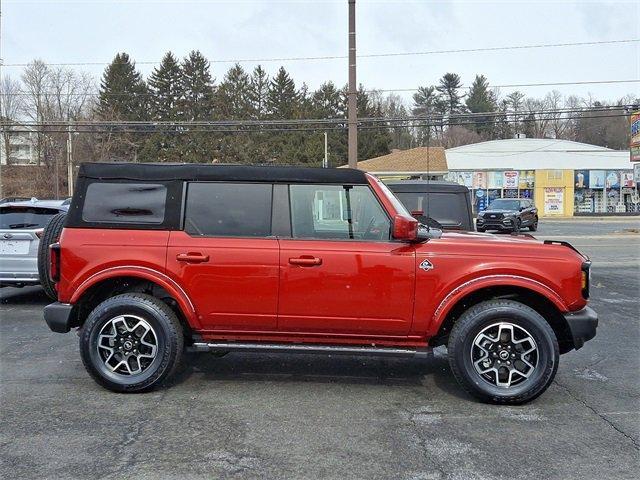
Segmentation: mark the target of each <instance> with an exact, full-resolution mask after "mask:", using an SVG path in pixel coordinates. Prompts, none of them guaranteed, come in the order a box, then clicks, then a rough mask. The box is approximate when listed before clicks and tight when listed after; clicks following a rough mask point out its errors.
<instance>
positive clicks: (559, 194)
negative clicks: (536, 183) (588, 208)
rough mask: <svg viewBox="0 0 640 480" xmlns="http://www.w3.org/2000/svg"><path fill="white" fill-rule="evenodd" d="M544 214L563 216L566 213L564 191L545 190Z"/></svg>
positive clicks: (556, 189) (559, 189)
mask: <svg viewBox="0 0 640 480" xmlns="http://www.w3.org/2000/svg"><path fill="white" fill-rule="evenodd" d="M544 213H545V215H562V214H563V213H564V189H563V188H551V187H547V188H545V189H544Z"/></svg>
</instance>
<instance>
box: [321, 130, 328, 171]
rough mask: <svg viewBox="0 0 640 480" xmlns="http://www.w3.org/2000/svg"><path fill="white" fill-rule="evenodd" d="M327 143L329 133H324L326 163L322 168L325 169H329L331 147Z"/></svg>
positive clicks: (323, 163)
mask: <svg viewBox="0 0 640 480" xmlns="http://www.w3.org/2000/svg"><path fill="white" fill-rule="evenodd" d="M328 143H329V142H328V141H327V132H324V161H323V162H322V166H323V167H324V168H329V145H328Z"/></svg>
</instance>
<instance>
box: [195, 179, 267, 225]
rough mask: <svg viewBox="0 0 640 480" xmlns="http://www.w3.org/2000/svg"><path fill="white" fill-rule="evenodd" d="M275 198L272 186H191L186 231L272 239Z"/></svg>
mask: <svg viewBox="0 0 640 480" xmlns="http://www.w3.org/2000/svg"><path fill="white" fill-rule="evenodd" d="M272 194H273V186H272V185H271V184H262V183H220V182H193V183H190V184H189V187H188V190H187V204H186V211H185V220H184V230H185V232H187V233H188V234H189V235H193V236H210V237H268V236H270V235H271V197H272Z"/></svg>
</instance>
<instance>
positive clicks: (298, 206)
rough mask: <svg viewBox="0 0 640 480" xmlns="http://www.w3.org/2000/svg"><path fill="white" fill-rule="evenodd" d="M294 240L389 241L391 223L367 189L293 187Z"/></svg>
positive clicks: (357, 187) (359, 186) (317, 186)
mask: <svg viewBox="0 0 640 480" xmlns="http://www.w3.org/2000/svg"><path fill="white" fill-rule="evenodd" d="M290 202H291V227H292V234H293V237H294V238H326V239H336V240H388V239H389V238H390V233H391V222H390V220H389V217H388V216H387V214H386V213H385V211H384V210H383V209H382V207H381V206H380V203H378V200H377V199H376V197H375V196H374V195H373V192H371V190H370V189H369V187H367V186H365V185H344V186H341V185H291V187H290Z"/></svg>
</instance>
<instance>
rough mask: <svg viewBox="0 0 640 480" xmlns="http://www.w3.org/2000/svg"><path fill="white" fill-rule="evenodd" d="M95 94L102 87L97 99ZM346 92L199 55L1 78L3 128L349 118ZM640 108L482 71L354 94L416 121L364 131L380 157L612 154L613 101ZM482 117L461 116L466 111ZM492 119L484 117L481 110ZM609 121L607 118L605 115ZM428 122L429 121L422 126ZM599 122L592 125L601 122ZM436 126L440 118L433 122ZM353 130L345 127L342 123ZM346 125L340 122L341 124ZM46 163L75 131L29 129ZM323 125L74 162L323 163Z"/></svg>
mask: <svg viewBox="0 0 640 480" xmlns="http://www.w3.org/2000/svg"><path fill="white" fill-rule="evenodd" d="M96 90H97V91H96ZM346 93H347V89H346V86H337V85H336V84H334V83H333V82H331V81H327V82H325V83H322V84H321V85H320V86H319V87H318V88H317V89H315V90H311V89H309V88H308V86H307V85H306V84H305V83H296V82H295V81H294V79H293V78H292V77H291V75H290V74H289V73H288V72H287V71H286V69H285V68H284V67H280V68H279V69H278V70H277V72H276V73H275V74H274V75H273V76H269V75H268V74H267V72H266V71H265V69H264V68H263V67H262V66H260V65H258V66H256V67H255V68H253V69H252V70H245V68H243V67H242V66H241V65H239V64H236V65H234V66H232V67H231V68H229V69H228V70H227V71H226V73H224V75H223V76H222V78H220V79H219V80H218V79H216V78H214V76H213V73H212V69H211V65H210V62H209V61H208V60H207V59H206V58H205V57H204V56H203V55H202V54H201V53H200V52H198V51H192V52H190V53H189V54H188V55H187V56H186V57H184V58H182V59H179V58H177V57H176V56H175V55H174V54H172V53H171V52H168V53H166V54H165V55H164V57H163V59H162V61H161V63H160V64H158V65H157V66H156V67H155V68H154V69H153V71H152V72H151V74H150V75H149V76H148V77H147V78H144V76H143V75H142V74H141V73H140V72H139V70H138V69H137V68H136V66H135V62H134V60H133V59H132V58H131V57H130V56H129V55H127V54H126V53H118V54H117V55H116V56H115V58H114V59H113V61H112V62H111V63H110V64H109V65H108V66H107V67H106V69H105V71H104V73H103V75H102V78H101V79H100V82H99V85H98V86H97V89H96V85H95V80H94V79H93V78H92V77H91V76H89V75H87V74H84V73H80V72H77V71H75V70H72V69H68V68H64V67H60V68H52V67H50V66H48V65H46V64H45V63H43V62H42V61H39V60H36V61H33V62H31V63H30V64H29V65H28V66H27V67H25V68H24V71H23V72H22V75H21V76H20V78H19V79H16V78H11V77H8V76H5V77H4V78H3V79H2V80H1V81H0V102H1V103H0V116H1V117H2V118H3V119H4V120H14V121H20V120H31V121H33V122H39V123H40V124H46V123H47V122H54V121H59V122H60V121H62V122H64V121H71V122H74V121H80V120H87V119H89V120H104V121H113V122H136V121H158V122H161V121H180V122H190V121H212V120H213V121H215V120H230V119H233V120H252V121H257V122H259V121H265V120H290V119H297V120H305V119H346V116H347V99H346V97H347V95H346ZM634 102H635V103H640V101H639V100H638V99H637V98H633V97H632V96H628V97H625V98H622V99H618V100H617V101H615V102H613V103H607V102H605V101H603V100H598V99H595V98H592V97H588V98H583V97H578V96H575V95H572V96H567V97H564V96H562V95H561V94H560V93H559V92H557V91H552V92H550V93H548V94H547V95H545V96H544V97H542V98H536V97H528V96H525V95H524V94H523V93H522V92H519V91H513V92H509V93H508V94H506V95H502V93H501V92H500V91H499V90H498V89H496V88H493V87H492V86H491V85H490V83H489V80H488V79H487V78H486V77H485V76H484V75H476V77H475V78H474V79H473V82H472V84H471V85H470V87H468V88H465V87H464V86H463V84H462V79H461V77H460V76H459V75H458V74H455V73H446V74H444V75H443V76H442V77H441V78H440V80H439V81H438V83H437V84H435V85H425V86H420V87H418V88H417V90H416V91H415V93H414V94H413V95H412V97H411V100H410V101H408V100H407V99H405V98H404V97H402V96H400V95H398V94H397V93H393V92H391V93H389V92H384V91H378V90H375V89H374V90H370V89H365V87H364V86H363V85H360V86H359V89H358V93H357V105H358V107H357V108H358V117H360V118H379V119H389V118H394V119H408V120H407V122H404V123H402V124H401V125H400V126H398V125H397V124H396V123H392V122H388V123H384V122H380V123H375V124H374V125H373V126H371V125H370V126H367V128H363V129H361V130H360V132H359V135H358V156H359V158H360V159H367V158H373V157H376V156H380V155H384V154H387V153H389V152H390V151H391V150H392V149H407V148H412V147H416V146H423V145H432V146H437V145H439V146H443V147H445V148H451V147H455V146H459V145H463V144H467V143H474V142H479V141H484V140H492V139H504V138H513V137H514V136H515V135H516V134H524V135H526V136H527V137H533V138H562V139H569V140H576V141H580V142H585V143H591V144H595V145H602V146H607V147H610V148H614V149H626V148H628V123H627V119H626V118H625V117H623V116H619V117H610V112H616V111H617V112H619V111H620V109H617V110H616V105H617V106H621V105H624V104H627V103H634ZM602 106H611V107H612V110H610V111H609V112H598V113H589V114H588V115H587V114H583V115H577V114H575V113H571V114H570V113H562V112H558V111H559V110H560V109H566V108H569V109H576V108H580V107H602ZM468 113H470V114H474V115H473V116H471V117H461V115H462V114H468ZM485 113H486V114H487V115H482V114H485ZM604 113H609V115H605V114H604ZM416 116H420V117H421V118H422V120H421V121H415V120H414V119H415V117H416ZM594 117H595V118H594ZM430 119H433V120H430ZM345 122H346V120H345ZM344 124H345V123H343V124H342V125H344ZM31 130H32V131H31V138H32V141H33V143H34V147H35V150H36V155H37V161H38V163H42V164H45V165H48V166H52V165H58V164H59V163H62V164H64V161H65V158H66V148H67V138H68V134H67V133H66V132H64V131H62V129H61V128H60V126H48V125H44V126H42V125H41V126H39V127H37V128H33V129H31ZM14 132H15V129H3V133H2V135H3V140H4V142H3V143H4V148H5V150H6V156H7V158H9V159H11V148H12V146H11V145H12V135H15V133H14ZM327 132H328V133H327V135H328V150H329V160H330V165H332V166H338V165H342V164H345V163H346V159H347V133H346V129H335V128H330V129H327ZM323 133H324V132H323V129H322V128H320V127H318V128H317V129H297V128H294V127H292V126H285V127H282V128H278V129H270V130H263V131H260V130H257V129H251V131H247V132H242V133H238V132H221V131H205V130H203V129H195V128H189V126H184V127H182V128H178V129H172V130H171V131H166V130H162V129H150V130H149V131H130V130H129V129H127V128H124V127H123V128H122V129H117V128H114V129H111V130H109V131H104V130H100V131H95V132H91V131H85V132H84V133H82V134H76V135H73V142H74V157H75V158H76V161H106V160H115V161H140V162H146V161H160V162H221V163H259V164H303V165H313V166H317V165H320V164H321V162H322V159H323V157H324V136H323Z"/></svg>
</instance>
